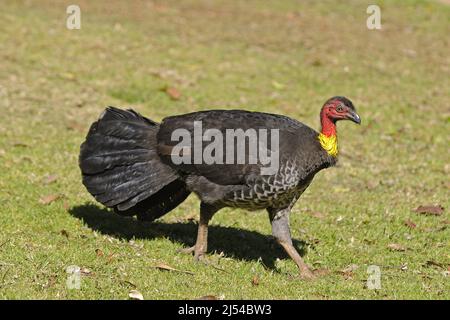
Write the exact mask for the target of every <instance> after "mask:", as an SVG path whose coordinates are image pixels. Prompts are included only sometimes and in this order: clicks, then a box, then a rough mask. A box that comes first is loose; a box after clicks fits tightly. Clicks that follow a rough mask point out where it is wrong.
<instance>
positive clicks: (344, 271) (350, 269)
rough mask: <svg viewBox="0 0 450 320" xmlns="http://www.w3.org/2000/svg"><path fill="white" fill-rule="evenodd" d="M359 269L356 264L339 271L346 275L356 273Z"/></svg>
mask: <svg viewBox="0 0 450 320" xmlns="http://www.w3.org/2000/svg"><path fill="white" fill-rule="evenodd" d="M358 268H359V266H358V265H357V264H351V265H349V266H347V267H345V268H344V269H342V270H341V272H342V273H347V272H353V271H356V270H357V269H358Z"/></svg>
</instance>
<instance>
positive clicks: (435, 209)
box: [414, 205, 444, 216]
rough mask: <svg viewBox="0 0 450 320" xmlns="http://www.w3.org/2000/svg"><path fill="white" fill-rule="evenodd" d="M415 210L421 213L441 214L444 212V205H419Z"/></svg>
mask: <svg viewBox="0 0 450 320" xmlns="http://www.w3.org/2000/svg"><path fill="white" fill-rule="evenodd" d="M414 212H417V213H419V214H427V215H433V216H440V215H442V213H444V207H443V206H441V205H426V206H418V207H417V208H416V209H414Z"/></svg>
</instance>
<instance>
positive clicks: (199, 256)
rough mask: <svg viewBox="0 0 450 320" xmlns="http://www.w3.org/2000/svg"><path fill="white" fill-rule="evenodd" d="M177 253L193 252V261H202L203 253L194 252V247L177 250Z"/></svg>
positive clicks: (199, 251)
mask: <svg viewBox="0 0 450 320" xmlns="http://www.w3.org/2000/svg"><path fill="white" fill-rule="evenodd" d="M178 252H179V253H184V254H192V253H193V252H194V261H204V257H205V252H203V251H201V250H196V249H195V246H192V247H189V248H183V249H178Z"/></svg>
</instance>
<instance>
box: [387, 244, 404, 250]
mask: <svg viewBox="0 0 450 320" xmlns="http://www.w3.org/2000/svg"><path fill="white" fill-rule="evenodd" d="M388 248H389V249H391V250H392V251H406V247H404V246H402V245H401V244H398V243H391V244H388Z"/></svg>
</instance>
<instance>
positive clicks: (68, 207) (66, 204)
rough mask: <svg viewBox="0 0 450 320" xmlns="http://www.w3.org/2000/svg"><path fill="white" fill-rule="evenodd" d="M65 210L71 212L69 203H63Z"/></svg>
mask: <svg viewBox="0 0 450 320" xmlns="http://www.w3.org/2000/svg"><path fill="white" fill-rule="evenodd" d="M63 208H64V210H66V211H69V209H70V205H69V202H67V201H64V203H63Z"/></svg>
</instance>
